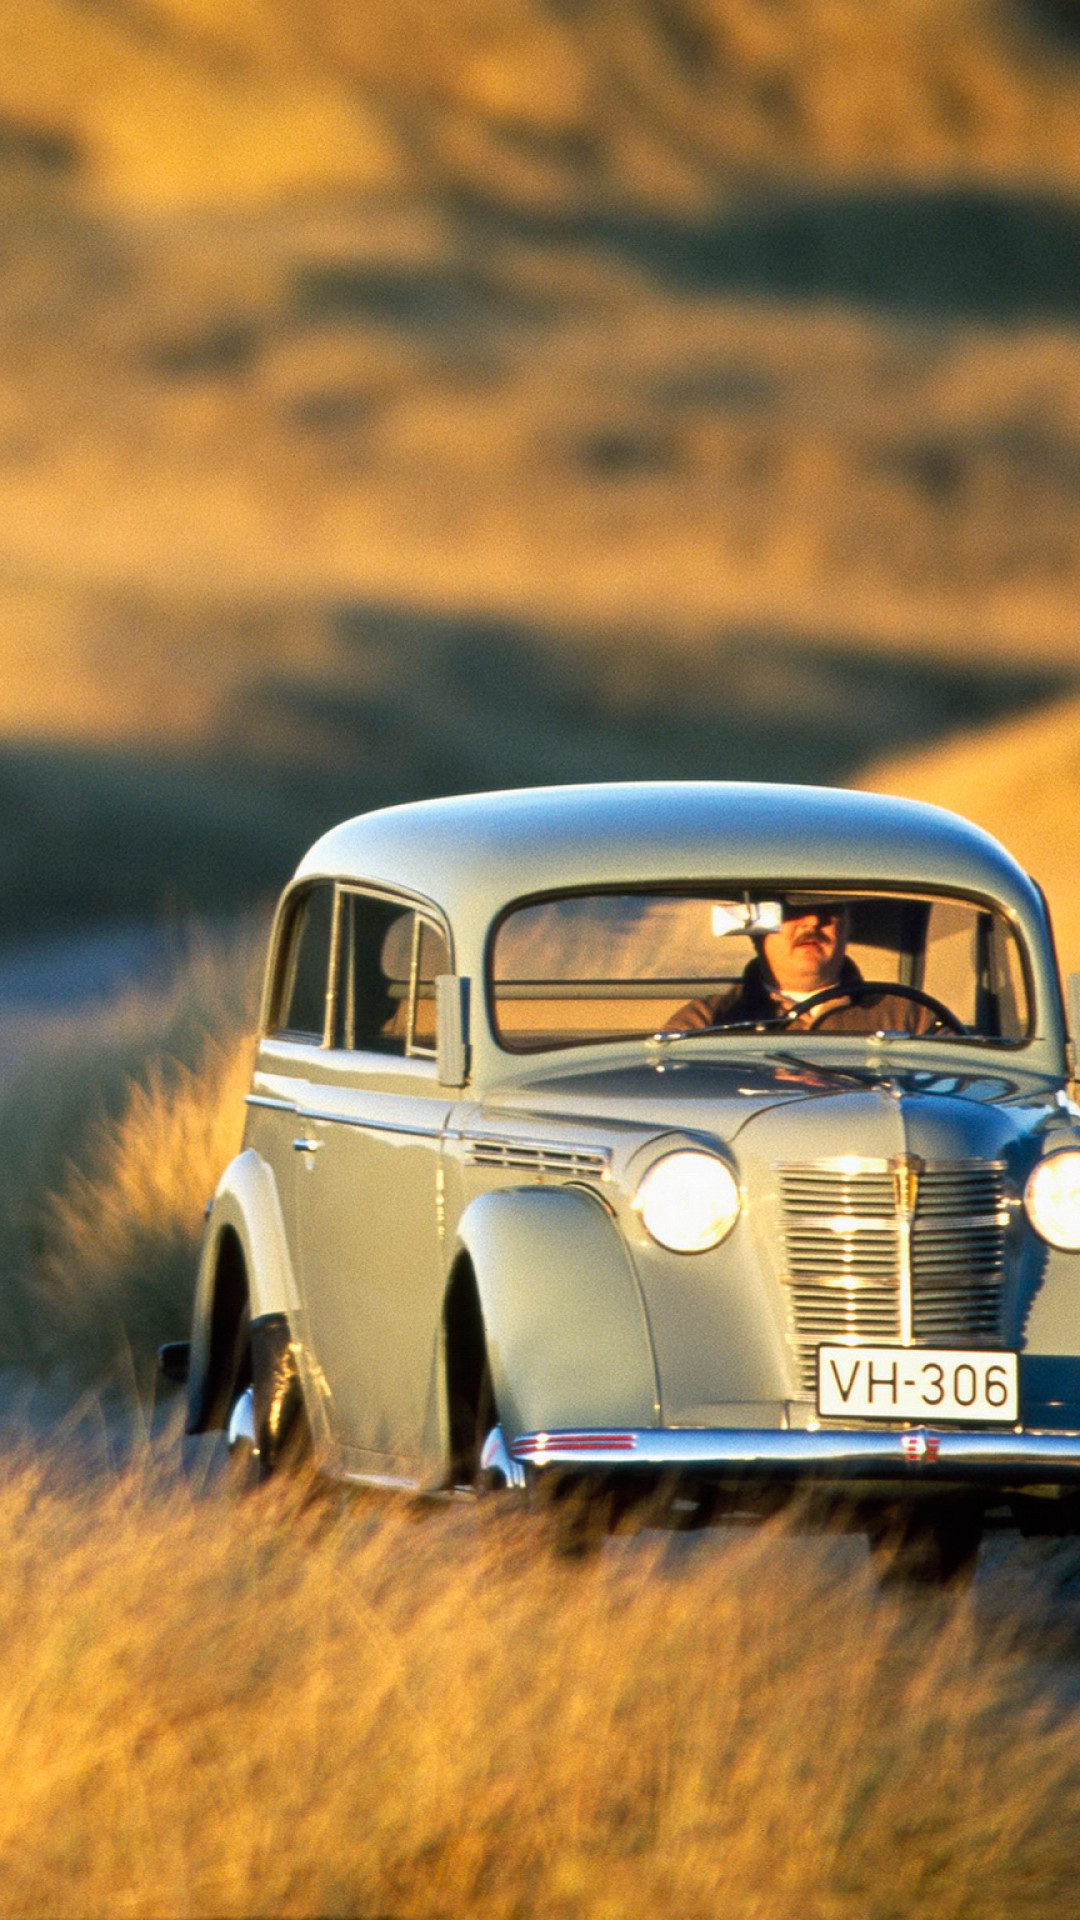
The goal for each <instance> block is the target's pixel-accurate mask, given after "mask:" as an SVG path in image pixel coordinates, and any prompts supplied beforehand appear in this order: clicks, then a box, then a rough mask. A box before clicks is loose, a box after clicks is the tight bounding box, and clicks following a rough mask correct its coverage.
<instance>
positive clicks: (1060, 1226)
mask: <svg viewBox="0 0 1080 1920" xmlns="http://www.w3.org/2000/svg"><path fill="white" fill-rule="evenodd" d="M1024 1205H1025V1207H1026V1208H1027V1215H1028V1219H1029V1220H1030V1221H1031V1224H1032V1226H1033V1227H1034V1229H1035V1231H1036V1233H1038V1234H1041V1235H1042V1238H1043V1239H1044V1240H1048V1241H1049V1243H1050V1245H1051V1246H1052V1247H1062V1248H1064V1250H1065V1251H1066V1252H1067V1253H1080V1149H1078V1148H1076V1147H1065V1148H1063V1149H1062V1151H1061V1152H1060V1153H1050V1154H1047V1157H1046V1159H1045V1160H1040V1161H1039V1164H1038V1166H1037V1167H1036V1168H1035V1170H1034V1172H1033V1173H1032V1175H1031V1177H1030V1179H1029V1180H1028V1183H1027V1186H1026V1187H1025V1189H1024Z"/></svg>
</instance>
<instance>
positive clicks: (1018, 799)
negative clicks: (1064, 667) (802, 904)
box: [858, 698, 1080, 972]
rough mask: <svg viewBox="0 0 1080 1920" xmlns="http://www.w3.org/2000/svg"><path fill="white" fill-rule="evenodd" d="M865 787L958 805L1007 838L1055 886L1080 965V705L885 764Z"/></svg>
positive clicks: (1054, 897) (1057, 922) (1069, 954)
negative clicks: (1079, 887)
mask: <svg viewBox="0 0 1080 1920" xmlns="http://www.w3.org/2000/svg"><path fill="white" fill-rule="evenodd" d="M858 784H859V785H860V786H864V787H869V788H870V789H871V790H872V791H876V792H879V793H898V794H904V795H906V796H907V797H908V798H910V799H912V800H929V801H931V802H933V804H935V805H936V806H942V807H951V808H953V809H954V810H955V811H956V812H957V813H962V814H964V815H966V816H967V818H968V819H971V820H975V821H977V822H978V824H979V825H980V826H981V827H985V828H986V830H987V832H988V833H992V834H994V835H996V836H997V838H998V839H1000V840H1003V841H1004V843H1005V845H1006V846H1007V847H1008V848H1009V850H1010V851H1011V852H1012V853H1014V854H1015V855H1016V857H1017V859H1018V860H1021V861H1022V862H1023V863H1024V865H1025V866H1026V867H1027V869H1028V871H1029V872H1030V873H1033V874H1034V875H1035V878H1036V879H1037V880H1038V881H1039V883H1040V885H1041V886H1042V887H1043V888H1044V889H1045V892H1046V895H1047V898H1048V899H1049V902H1050V910H1051V913H1052V915H1053V919H1054V928H1055V933H1056V936H1057V943H1058V957H1059V959H1060V961H1061V965H1062V968H1063V970H1064V971H1065V972H1071V971H1074V970H1076V969H1080V894H1078V892H1077V885H1076V876H1077V872H1078V871H1080V702H1078V701H1077V700H1076V699H1075V698H1071V699H1068V700H1064V701H1060V702H1058V703H1057V704H1056V705H1055V706H1053V707H1051V708H1049V709H1047V710H1045V711H1042V712H1038V713H1033V714H1028V715H1027V716H1025V718H1023V719H1022V720H1014V721H1011V722H1003V723H1001V724H999V725H997V726H994V727H988V728H984V729H982V730H981V731H979V732H977V733H972V734H970V735H961V736H958V737H957V738H955V739H952V740H948V741H946V742H945V744H944V745H943V746H938V747H932V748H929V749H927V750H925V751H923V752H921V753H914V754H908V755H904V756H902V757H896V758H890V759H887V760H881V761H877V762H876V763H875V764H874V765H873V766H871V767H868V768H867V769H866V770H865V772H864V773H863V775H862V776H861V778H860V780H859V783H858Z"/></svg>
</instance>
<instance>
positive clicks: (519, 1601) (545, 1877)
mask: <svg viewBox="0 0 1080 1920" xmlns="http://www.w3.org/2000/svg"><path fill="white" fill-rule="evenodd" d="M155 1478H156V1476H155V1474H154V1471H153V1467H152V1460H151V1459H150V1458H149V1457H147V1458H146V1459H145V1460H144V1461H143V1462H142V1463H141V1465H140V1464H139V1463H136V1465H135V1467H133V1468H132V1469H130V1470H128V1471H127V1472H125V1473H123V1474H121V1475H120V1477H119V1478H114V1479H111V1480H110V1479H109V1478H108V1477H106V1478H104V1479H101V1480H99V1481H98V1482H97V1483H96V1484H92V1488H91V1491H92V1497H91V1498H90V1499H88V1497H87V1491H88V1490H87V1485H86V1482H85V1481H80V1482H79V1483H78V1484H77V1485H73V1484H71V1483H70V1481H69V1480H66V1479H65V1477H64V1475H63V1473H62V1472H61V1471H60V1469H59V1468H58V1466H57V1465H56V1463H55V1462H53V1461H52V1460H48V1459H47V1460H46V1461H45V1462H44V1464H41V1463H39V1464H36V1465H33V1466H29V1465H27V1464H25V1463H24V1462H21V1461H19V1460H18V1459H13V1458H12V1456H10V1455H9V1456H8V1457H7V1458H6V1460H5V1462H4V1467H3V1484H2V1487H0V1525H2V1527H3V1535H4V1539H5V1543H6V1544H5V1580H4V1584H3V1591H2V1596H0V1615H2V1621H3V1637H4V1647H5V1656H6V1657H5V1682H4V1687H3V1691H2V1696H0V1724H2V1726H3V1730H4V1737H5V1742H4V1743H5V1753H6V1756H7V1757H6V1761H5V1791H4V1796H3V1803H2V1806H0V1857H2V1858H3V1861H4V1873H3V1882H4V1890H3V1910H4V1912H5V1914H9V1915H11V1916H12V1917H13V1920H14V1917H15V1916H40V1915H42V1914H44V1913H48V1914H49V1915H50V1916H57V1917H58V1920H59V1916H77V1917H78V1920H89V1917H90V1916H99V1915H103V1914H105V1913H108V1914H110V1915H129V1916H137V1920H151V1917H152V1916H155V1915H160V1916H167V1917H169V1920H175V1917H176V1916H181V1915H182V1916H199V1915H208V1916H209V1915H214V1916H226V1915H228V1916H232V1915H252V1914H259V1915H279V1914H280V1915H297V1916H300V1915H303V1916H307V1915H311V1916H315V1915H318V1916H330V1915H343V1916H344V1915H350V1916H364V1917H365V1920H374V1916H376V1915H393V1916H400V1917H401V1920H405V1916H408V1917H409V1920H414V1917H415V1920H425V1917H429V1920H450V1916H453V1917H454V1920H456V1917H457V1916H459V1915H465V1914H468V1915H470V1916H476V1920H519V1917H520V1916H525V1915H528V1916H529V1917H530V1920H533V1917H534V1916H535V1920H578V1917H579V1916H580V1920H586V1916H587V1917H588V1920H640V1916H641V1915H642V1914H647V1913H658V1914H672V1915H678V1916H679V1920H716V1916H717V1915H719V1914H723V1915H725V1916H730V1920H795V1916H797V1915H804V1914H813V1915H814V1916H815V1920H1045V1917H1046V1915H1047V1914H1049V1913H1051V1912H1059V1913H1061V1914H1063V1915H1071V1914H1073V1913H1075V1912H1076V1905H1075V1856H1076V1845H1077V1839H1078V1837H1080V1770H1078V1768H1077V1763H1076V1741H1077V1733H1078V1727H1077V1723H1076V1717H1075V1710H1074V1709H1072V1708H1070V1707H1066V1706H1065V1705H1064V1702H1063V1700H1062V1699H1061V1698H1059V1697H1057V1695H1056V1692H1055V1689H1056V1687H1057V1685H1058V1684H1059V1676H1058V1674H1057V1673H1055V1668H1054V1666H1053V1663H1052V1661H1051V1662H1049V1663H1048V1661H1047V1652H1048V1641H1047V1608H1048V1605H1049V1603H1050V1601H1051V1599H1052V1593H1051V1591H1050V1589H1048V1588H1047V1587H1046V1586H1045V1585H1042V1586H1040V1584H1039V1583H1038V1581H1037V1580H1035V1579H1034V1578H1033V1576H1032V1574H1031V1572H1030V1570H1029V1571H1028V1573H1027V1574H1026V1575H1025V1573H1024V1571H1023V1569H1022V1567H1020V1566H1018V1565H1017V1564H1016V1563H1015V1557H1014V1563H1013V1564H1012V1566H1011V1569H1010V1568H1009V1567H1006V1568H1005V1569H999V1571H998V1574H997V1578H996V1584H993V1583H987V1587H986V1591H985V1592H984V1593H983V1594H982V1595H981V1597H980V1598H979V1599H978V1601H977V1603H976V1604H974V1605H973V1604H971V1603H970V1602H969V1603H958V1604H956V1605H955V1606H952V1605H947V1604H945V1603H936V1604H924V1605H923V1606H922V1607H918V1606H916V1605H915V1604H914V1603H910V1604H908V1605H906V1606H904V1605H901V1604H898V1603H896V1602H886V1601H885V1600H884V1599H882V1598H881V1597H879V1596H876V1595H875V1594H874V1592H873V1590H872V1588H871V1586H870V1583H869V1581H868V1579H867V1577H866V1574H865V1567H864V1555H863V1552H862V1549H861V1546H860V1545H859V1544H858V1543H857V1542H855V1541H844V1540H840V1541H833V1542H831V1543H830V1542H823V1541H821V1540H815V1539H806V1538H799V1537H797V1536H793V1535H791V1534H788V1533H786V1532H785V1531H784V1530H782V1529H781V1530H776V1529H765V1530H763V1531H761V1532H758V1533H750V1534H745V1533H741V1532H738V1531H730V1530H729V1531H727V1532H726V1533H724V1534H722V1535H720V1536H718V1537H716V1538H715V1539H714V1538H710V1539H709V1540H708V1541H706V1542H705V1543H704V1544H702V1545H701V1546H689V1547H688V1546H684V1545H683V1544H682V1543H679V1542H676V1543H675V1545H674V1547H673V1546H670V1545H666V1544H665V1543H664V1540H663V1538H662V1537H661V1536H657V1535H653V1536H645V1537H643V1538H642V1539H639V1540H638V1541H636V1542H619V1541H617V1542H614V1543H612V1544H611V1545H610V1546H609V1547H608V1548H607V1549H605V1552H604V1554H603V1555H602V1556H601V1557H600V1558H599V1559H598V1560H597V1561H596V1562H594V1563H591V1564H587V1565H579V1564H568V1563H566V1562H562V1561H559V1560H557V1559H555V1558H554V1557H552V1555H551V1554H550V1553H549V1552H548V1551H546V1549H545V1547H544V1545H543V1543H542V1541H541V1540H540V1538H539V1537H538V1534H537V1532H536V1530H535V1527H534V1526H533V1525H532V1524H530V1523H529V1522H528V1521H525V1522H524V1523H521V1524H519V1523H518V1522H517V1521H516V1520H514V1519H513V1518H512V1517H508V1516H506V1515H505V1514H504V1513H502V1512H497V1511H492V1509H491V1508H485V1509H484V1510H482V1511H480V1512H479V1513H475V1514H474V1513H472V1512H462V1511H451V1510H448V1509H446V1508H442V1509H436V1510H435V1511H433V1512H431V1513H430V1515H429V1519H428V1523H427V1525H426V1526H420V1525H418V1524H417V1523H416V1519H415V1518H413V1516H412V1514H411V1512H410V1511H409V1510H407V1509H403V1508H401V1507H386V1506H382V1505H377V1504H374V1503H373V1504H365V1503H364V1502H363V1501H358V1502H356V1503H354V1504H352V1505H351V1506H345V1505H341V1504H339V1503H336V1502H335V1501H334V1500H333V1499H331V1498H329V1497H319V1498H318V1499H316V1500H315V1501H314V1502H313V1503H310V1504H304V1503H303V1502H302V1501H301V1499H300V1498H299V1496H298V1495H297V1494H296V1493H294V1491H293V1490H292V1489H291V1488H289V1487H286V1488H284V1489H281V1488H278V1487H273V1488H271V1489H270V1490H269V1491H268V1492H266V1493H264V1494H262V1495H259V1496H257V1497H256V1498H255V1500H254V1503H252V1504H248V1503H245V1502H240V1503H237V1502H235V1501H229V1500H227V1499H217V1500H212V1501H207V1500H205V1499H204V1500H201V1501H198V1500H196V1501H193V1500H192V1499H191V1498H190V1497H189V1496H188V1495H187V1493H186V1492H185V1491H184V1490H183V1489H178V1488H173V1489H172V1490H170V1489H169V1487H168V1486H167V1485H166V1486H164V1487H161V1486H155ZM496 1505H497V1503H496ZM1010 1609H1011V1613H1012V1618H1011V1621H1008V1620H1007V1616H1008V1612H1009V1610H1010ZM1063 1671H1064V1670H1063V1669H1062V1670H1061V1672H1062V1673H1063Z"/></svg>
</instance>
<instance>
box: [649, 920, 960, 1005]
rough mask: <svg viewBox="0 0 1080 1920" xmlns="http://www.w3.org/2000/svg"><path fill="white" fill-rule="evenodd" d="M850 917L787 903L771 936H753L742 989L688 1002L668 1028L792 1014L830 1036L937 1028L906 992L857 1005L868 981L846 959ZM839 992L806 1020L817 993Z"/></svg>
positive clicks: (734, 988) (864, 1001)
mask: <svg viewBox="0 0 1080 1920" xmlns="http://www.w3.org/2000/svg"><path fill="white" fill-rule="evenodd" d="M848 933H849V915H848V910H847V908H846V907H844V906H841V905H839V904H838V903H836V902H822V903H820V904H818V905H814V906H805V905H801V904H800V905H785V907H784V917H783V920H782V922H781V924H780V926H779V927H778V928H777V929H776V931H775V932H773V933H764V934H755V935H753V936H752V938H753V941H754V946H755V948H756V949H757V951H756V954H755V957H754V959H753V960H751V961H750V962H749V963H748V965H747V966H746V968H745V969H744V971H743V977H742V981H741V984H740V985H739V986H737V987H728V988H727V989H726V990H725V991H724V992H723V993H718V994H715V995H713V996H711V997H707V998H703V999H701V1000H688V1001H687V1003H686V1005H685V1006H684V1007H680V1008H679V1010H678V1012H677V1013H675V1014H673V1015H672V1017H671V1019H670V1020H669V1021H668V1022H667V1027H668V1029H669V1030H671V1031H674V1032H684V1033H692V1032H694V1031H695V1030H700V1029H701V1028H703V1027H717V1026H728V1025H737V1024H740V1023H742V1022H748V1023H754V1022H757V1021H759V1020H777V1019H781V1018H783V1017H784V1016H788V1025H789V1026H790V1027H791V1028H793V1029H799V1028H811V1027H815V1026H818V1025H821V1026H822V1027H825V1028H827V1029H828V1031H829V1032H831V1033H837V1032H839V1033H879V1032H885V1033H927V1032H928V1031H929V1030H930V1028H931V1027H934V1026H935V1025H937V1024H938V1022H937V1020H936V1017H935V1015H934V1014H933V1013H932V1012H931V1010H930V1008H929V1007H921V1006H919V1005H918V1004H917V1003H916V1002H915V1001H913V1000H907V999H905V998H904V996H903V995H902V994H898V993H897V994H893V993H880V994H874V995H873V996H872V997H871V996H869V995H868V996H866V997H865V998H863V999H859V1000H852V999H850V998H848V995H849V994H850V993H851V992H852V991H853V990H854V989H855V988H858V987H861V986H862V984H863V976H862V974H861V973H860V972H859V969H858V967H857V966H856V965H855V962H854V960H850V959H849V958H848V955H847V942H848ZM829 987H835V988H836V999H835V1001H833V1000H818V1001H816V1002H815V1003H814V1005H813V1006H812V1007H811V1008H810V1011H809V1012H808V1013H807V1014H806V1015H805V1017H804V1016H802V1015H801V1014H800V1013H799V1007H800V1005H801V1003H802V1001H804V1000H809V999H810V997H811V995H812V994H818V993H822V992H824V991H825V990H826V989H827V988H829Z"/></svg>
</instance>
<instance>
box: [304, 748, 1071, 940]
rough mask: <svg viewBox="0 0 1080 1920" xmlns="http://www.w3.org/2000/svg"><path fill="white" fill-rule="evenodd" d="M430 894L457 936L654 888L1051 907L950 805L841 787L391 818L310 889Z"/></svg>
mask: <svg viewBox="0 0 1080 1920" xmlns="http://www.w3.org/2000/svg"><path fill="white" fill-rule="evenodd" d="M316 875H322V876H326V875H330V876H334V877H336V878H338V879H345V880H355V881H366V882H369V883H373V884H375V885H388V886H391V887H396V888H401V889H404V890H406V891H409V892H412V893H417V894H421V895H423V896H424V897H426V898H427V899H430V900H433V901H435V902H436V903H437V904H438V905H439V906H441V907H442V908H443V909H444V911H445V912H446V913H447V915H448V916H449V918H450V921H451V924H452V925H453V926H454V927H455V931H456V932H459V933H462V934H463V933H465V932H466V928H467V927H468V926H471V927H472V928H476V927H478V926H481V925H482V926H484V927H486V926H487V925H488V924H489V923H490V921H491V919H492V917H493V916H494V915H495V914H496V913H498V912H499V910H500V909H501V908H502V907H504V906H505V905H506V904H507V903H508V902H510V901H512V900H514V899H520V898H522V897H524V896H527V895H529V894H536V893H545V892H548V891H558V890H559V889H562V888H567V887H588V886H592V885H597V886H613V885H614V886H619V885H633V884H636V883H649V882H655V881H675V882H678V881H687V882H693V881H726V880H732V881H740V882H743V881H755V880H756V881H768V882H769V883H770V884H773V885H776V886H780V885H782V884H783V883H785V882H788V883H799V882H818V881H825V882H837V883H838V882H841V881H843V882H846V883H854V884H856V885H858V884H860V883H862V882H877V883H878V884H881V883H885V884H893V883H895V884H905V885H911V884H920V883H921V884H923V885H929V886H933V887H938V886H943V887H950V888H956V889H959V890H961V891H967V892H973V893H980V894H987V895H990V896H991V897H993V898H998V899H1000V900H1002V901H1003V903H1004V904H1005V905H1006V906H1009V907H1012V908H1013V909H1014V910H1016V911H1018V912H1019V913H1020V914H1021V916H1022V917H1024V918H1028V917H1029V916H1030V915H1032V914H1033V913H1034V914H1036V915H1038V913H1039V909H1038V896H1037V894H1036V890H1035V888H1034V886H1033V883H1032V882H1031V881H1030V880H1029V879H1028V878H1027V876H1026V874H1025V873H1024V872H1023V869H1022V868H1021V867H1020V866H1019V865H1018V864H1017V862H1016V861H1015V860H1014V859H1013V858H1012V856H1011V855H1010V854H1008V853H1007V852H1006V851H1005V849H1004V847H1002V846H1001V845H1000V844H999V843H998V842H997V841H996V840H994V839H992V838H991V837H990V835H989V834H987V833H984V832H983V831H982V829H981V828H979V827H975V826H973V825H972V824H971V823H970V822H969V821H967V820H963V819H961V818H960V817H959V815H957V814H954V813H948V812H946V811H945V810H944V809H943V808H940V807H932V806H927V805H924V804H923V803H921V802H919V801H914V800H899V799H894V798H892V797H890V796H888V795H883V794H872V793H860V792H854V791H850V790H847V789H844V788H837V787H805V786H781V785H766V784H760V783H749V782H735V781H719V780H718V781H700V780H694V781H690V780H687V781H639V782H625V783H620V784H609V785H595V786H587V785H586V786H566V787H523V788H517V789H512V790H509V791H506V792H500V793H472V794H460V795H455V796H451V797H449V798H446V799H439V800H419V801H415V802H412V803H411V804H408V805H404V806H396V807H385V808H381V809H379V810H378V811H376V812H372V813H365V814H360V815H358V817H357V818H356V819H354V820H346V821H344V822H343V823H342V825H340V826H337V827H334V828H332V829H331V831H330V832H329V833H326V834H324V835H323V837H322V839H320V840H318V841H316V843H315V845H314V846H313V847H312V848H311V850H310V852H309V853H307V854H306V855H305V857H304V859H303V860H302V861H301V862H300V865H299V867H298V868H297V878H298V879H299V878H307V877H312V876H316Z"/></svg>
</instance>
